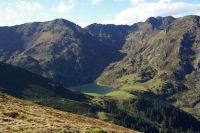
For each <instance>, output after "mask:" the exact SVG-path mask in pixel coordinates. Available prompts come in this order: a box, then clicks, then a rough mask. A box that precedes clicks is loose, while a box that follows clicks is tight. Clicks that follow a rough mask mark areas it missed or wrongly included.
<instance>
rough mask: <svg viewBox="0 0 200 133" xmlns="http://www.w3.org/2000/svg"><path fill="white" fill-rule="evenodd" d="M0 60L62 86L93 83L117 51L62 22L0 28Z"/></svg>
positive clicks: (72, 24)
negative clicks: (58, 82)
mask: <svg viewBox="0 0 200 133" xmlns="http://www.w3.org/2000/svg"><path fill="white" fill-rule="evenodd" d="M0 39H1V40H2V41H1V42H0V61H3V62H6V63H11V64H14V65H16V66H19V67H22V68H26V69H28V70H31V71H33V72H36V73H39V74H41V75H43V76H45V77H48V78H53V79H55V80H57V81H60V82H62V83H63V84H65V85H73V84H81V83H85V82H92V81H93V80H94V79H96V77H98V76H99V75H100V73H101V72H102V71H103V69H104V68H105V67H106V66H107V65H108V64H109V63H110V62H112V61H114V60H115V57H118V56H120V53H119V52H118V51H112V50H111V48H112V47H111V48H107V46H108V44H105V43H101V42H100V41H99V39H97V38H95V37H93V36H92V35H91V34H89V33H88V32H87V31H86V30H85V29H82V28H81V27H79V26H77V25H76V24H74V23H72V22H69V21H67V20H64V19H56V20H53V21H49V22H43V23H27V24H23V25H17V26H13V27H0Z"/></svg>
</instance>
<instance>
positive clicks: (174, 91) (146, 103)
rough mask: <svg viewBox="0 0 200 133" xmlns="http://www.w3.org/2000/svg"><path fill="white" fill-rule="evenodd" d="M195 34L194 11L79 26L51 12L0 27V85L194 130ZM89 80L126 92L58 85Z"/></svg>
mask: <svg viewBox="0 0 200 133" xmlns="http://www.w3.org/2000/svg"><path fill="white" fill-rule="evenodd" d="M199 33H200V17H199V16H185V17H181V18H176V19H175V18H173V17H156V18H154V17H151V18H149V19H147V20H146V21H145V22H139V23H136V24H133V25H131V26H128V25H102V24H92V25H89V26H87V27H85V28H81V27H79V26H78V25H76V24H74V23H72V22H69V21H67V20H64V19H56V20H53V21H49V22H36V23H27V24H22V25H17V26H12V27H0V61H1V62H4V63H0V71H1V75H0V87H1V91H3V92H4V93H7V94H9V95H12V96H15V97H18V98H21V99H25V100H31V101H33V102H35V103H38V104H42V105H46V106H51V107H54V108H57V109H61V110H64V111H69V112H73V113H79V114H85V115H87V116H91V117H96V118H99V119H103V118H104V117H105V118H104V119H105V120H108V121H109V120H110V121H112V122H114V123H116V124H119V125H122V126H125V127H128V128H133V129H136V130H139V131H146V132H150V131H152V132H159V130H162V131H163V132H164V131H166V132H185V131H187V129H188V130H191V131H199V128H198V127H199V121H198V120H200V112H199V110H200V34H199ZM5 63H8V64H5ZM9 64H11V65H9ZM13 65H14V66H16V67H14V66H13ZM19 67H21V68H24V69H26V70H24V69H21V68H19ZM27 70H29V71H32V72H34V73H32V72H29V71H27ZM38 74H39V75H42V76H44V77H48V78H50V79H47V78H44V77H41V76H39V75H38ZM54 80H55V81H54ZM89 82H96V83H97V84H100V85H106V86H111V87H114V88H118V89H119V97H120V95H121V94H126V95H131V99H126V100H119V99H117V100H116V99H114V98H113V97H112V95H113V94H110V95H108V96H90V95H86V94H81V93H78V92H75V91H71V90H69V89H67V88H66V87H65V86H67V87H69V86H72V85H79V84H84V83H89ZM110 96H111V97H110ZM157 105H160V106H159V107H158V106H157ZM80 108H81V109H80ZM159 110H160V112H159ZM169 110H170V112H171V113H169V114H168V111H169ZM183 111H185V112H188V113H190V114H191V115H192V116H193V117H192V116H191V115H189V114H187V113H185V112H183ZM123 115H124V117H122V116H123ZM102 116H103V117H102ZM125 116H126V117H125ZM194 117H195V118H194ZM187 120H188V121H187ZM188 122H189V124H188ZM129 123H130V124H129ZM178 123H179V124H178ZM191 125H193V126H191Z"/></svg>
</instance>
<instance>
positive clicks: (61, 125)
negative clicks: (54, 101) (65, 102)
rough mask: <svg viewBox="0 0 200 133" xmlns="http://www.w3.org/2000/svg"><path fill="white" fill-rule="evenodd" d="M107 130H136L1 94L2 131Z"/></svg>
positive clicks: (129, 132) (119, 132)
mask: <svg viewBox="0 0 200 133" xmlns="http://www.w3.org/2000/svg"><path fill="white" fill-rule="evenodd" d="M90 129H92V130H103V131H107V132H115V133H122V132H123V133H125V132H126V133H136V131H133V130H130V129H126V128H124V127H120V126H117V125H114V124H111V123H106V122H103V121H100V120H96V119H92V118H88V117H85V116H81V115H75V114H71V113H67V112H62V111H58V110H55V109H52V108H49V107H44V106H40V105H36V104H33V103H31V102H27V101H23V100H20V99H17V98H14V97H11V96H8V95H5V94H3V93H0V131H1V132H38V133H39V132H60V133H63V132H85V131H87V130H90Z"/></svg>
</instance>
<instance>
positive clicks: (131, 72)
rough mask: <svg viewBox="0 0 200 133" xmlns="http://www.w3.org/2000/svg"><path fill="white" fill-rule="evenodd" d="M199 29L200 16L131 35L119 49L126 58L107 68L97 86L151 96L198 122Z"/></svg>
mask: <svg viewBox="0 0 200 133" xmlns="http://www.w3.org/2000/svg"><path fill="white" fill-rule="evenodd" d="M148 22H149V20H148ZM199 26H200V17H199V16H186V17H182V18H178V19H177V20H175V21H173V22H172V23H171V24H170V25H169V26H168V27H166V28H165V29H163V30H158V29H157V28H156V29H153V28H152V27H150V30H149V29H148V28H144V27H142V28H143V29H145V30H139V31H135V32H132V33H130V34H129V35H128V37H127V39H126V42H125V44H124V45H123V49H122V51H124V52H125V53H127V55H126V56H125V57H124V58H123V59H122V60H121V61H119V62H115V63H112V64H110V65H109V66H108V67H107V68H106V69H105V71H104V72H103V73H102V74H101V76H100V77H98V79H97V82H98V83H99V84H103V85H108V86H113V87H116V88H120V89H121V90H126V91H129V92H134V91H148V92H153V93H154V94H157V95H161V96H162V97H163V98H165V99H167V100H170V101H172V103H173V104H174V105H175V106H177V107H179V108H181V109H183V110H185V111H187V112H190V113H192V114H193V115H195V116H196V117H197V118H198V119H199V118H200V114H199V112H198V110H199V104H200V103H199V102H200V100H199V96H200V91H199V88H200V87H199V83H200V82H199V79H200V78H199V76H200V71H199V67H200V65H199V63H200V60H199V57H200V54H199V48H200V47H199V39H200V38H199V33H200V27H199ZM161 29H162V28H161ZM149 31H150V32H149Z"/></svg>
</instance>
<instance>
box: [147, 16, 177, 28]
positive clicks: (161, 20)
mask: <svg viewBox="0 0 200 133" xmlns="http://www.w3.org/2000/svg"><path fill="white" fill-rule="evenodd" d="M174 20H176V19H175V18H174V17H172V16H167V17H160V16H158V17H156V18H155V17H150V18H148V19H147V20H146V21H145V22H146V23H151V24H152V25H153V26H154V27H157V28H159V29H165V28H166V27H167V26H168V25H170V24H171V23H172V22H173V21H174Z"/></svg>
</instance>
